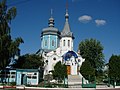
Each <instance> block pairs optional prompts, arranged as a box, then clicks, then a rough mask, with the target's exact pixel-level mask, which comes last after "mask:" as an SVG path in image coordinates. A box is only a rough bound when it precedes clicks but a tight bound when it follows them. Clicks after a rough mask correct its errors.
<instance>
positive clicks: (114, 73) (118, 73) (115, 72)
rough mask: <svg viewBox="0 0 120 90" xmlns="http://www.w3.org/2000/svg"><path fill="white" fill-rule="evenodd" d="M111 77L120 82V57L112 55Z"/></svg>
mask: <svg viewBox="0 0 120 90" xmlns="http://www.w3.org/2000/svg"><path fill="white" fill-rule="evenodd" d="M108 65H109V77H110V78H111V79H115V80H120V55H112V56H111V58H110V60H109V64H108Z"/></svg>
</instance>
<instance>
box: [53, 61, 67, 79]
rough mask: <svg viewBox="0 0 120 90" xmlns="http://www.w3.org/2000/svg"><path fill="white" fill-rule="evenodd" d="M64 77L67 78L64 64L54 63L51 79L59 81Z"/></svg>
mask: <svg viewBox="0 0 120 90" xmlns="http://www.w3.org/2000/svg"><path fill="white" fill-rule="evenodd" d="M64 77H67V67H66V65H65V64H62V63H61V62H60V61H59V62H57V63H56V65H55V66H54V70H53V78H55V79H58V80H59V81H61V80H63V79H64Z"/></svg>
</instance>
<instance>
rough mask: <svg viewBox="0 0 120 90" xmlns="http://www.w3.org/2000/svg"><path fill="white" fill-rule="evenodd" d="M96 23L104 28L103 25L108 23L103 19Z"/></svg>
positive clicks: (97, 20)
mask: <svg viewBox="0 0 120 90" xmlns="http://www.w3.org/2000/svg"><path fill="white" fill-rule="evenodd" d="M95 23H96V25H97V26H103V25H105V24H106V21H105V20H102V19H96V20H95Z"/></svg>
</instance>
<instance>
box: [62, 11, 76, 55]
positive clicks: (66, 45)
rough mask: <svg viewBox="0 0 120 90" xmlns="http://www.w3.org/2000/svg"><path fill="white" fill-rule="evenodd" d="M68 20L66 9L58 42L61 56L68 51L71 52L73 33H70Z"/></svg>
mask: <svg viewBox="0 0 120 90" xmlns="http://www.w3.org/2000/svg"><path fill="white" fill-rule="evenodd" d="M68 19H69V14H68V10H67V9H66V14H65V25H64V28H63V30H62V32H61V40H60V49H61V55H63V54H65V53H66V52H68V51H72V50H73V39H74V36H73V33H72V32H71V31H70V26H69V22H68Z"/></svg>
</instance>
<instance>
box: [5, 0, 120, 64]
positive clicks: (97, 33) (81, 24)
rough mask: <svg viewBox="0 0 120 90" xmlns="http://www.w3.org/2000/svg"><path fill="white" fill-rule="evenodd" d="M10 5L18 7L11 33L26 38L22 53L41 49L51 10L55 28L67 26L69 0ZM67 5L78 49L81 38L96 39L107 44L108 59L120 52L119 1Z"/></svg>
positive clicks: (16, 0) (13, 0) (78, 0)
mask: <svg viewBox="0 0 120 90" xmlns="http://www.w3.org/2000/svg"><path fill="white" fill-rule="evenodd" d="M7 5H8V7H9V8H10V7H12V6H16V8H17V16H16V18H15V19H14V20H12V22H11V35H12V38H13V39H15V38H17V37H22V38H23V40H24V44H21V45H20V49H21V55H24V54H26V53H29V54H32V53H35V52H36V51H37V50H38V49H40V48H41V40H40V35H41V31H42V29H43V28H45V27H48V19H49V18H50V17H51V9H52V16H53V18H54V19H55V27H56V28H58V29H59V31H62V29H63V27H64V23H65V11H66V0H8V1H7ZM67 6H68V13H69V24H70V28H71V31H72V32H73V34H74V36H75V39H74V50H75V51H77V49H78V45H79V43H80V42H81V41H82V40H85V39H90V38H94V39H96V40H99V41H100V42H101V44H102V46H103V47H104V50H103V53H104V55H105V62H108V61H109V58H110V57H111V55H112V54H115V55H119V54H120V40H119V39H120V0H68V5H67Z"/></svg>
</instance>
